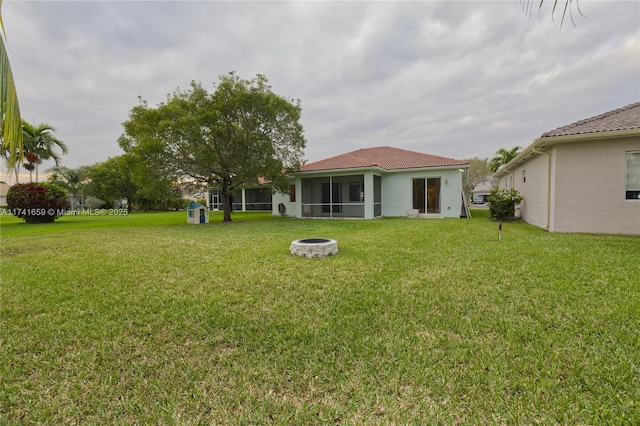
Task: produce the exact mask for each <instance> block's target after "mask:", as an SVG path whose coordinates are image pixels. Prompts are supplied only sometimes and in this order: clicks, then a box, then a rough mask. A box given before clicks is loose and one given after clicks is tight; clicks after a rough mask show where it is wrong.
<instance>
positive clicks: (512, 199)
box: [487, 188, 522, 220]
mask: <svg viewBox="0 0 640 426" xmlns="http://www.w3.org/2000/svg"><path fill="white" fill-rule="evenodd" d="M487 200H488V202H489V214H490V215H491V218H492V219H496V220H504V219H508V218H513V217H515V214H516V205H518V204H520V203H521V202H522V196H521V195H520V193H519V192H518V191H517V190H515V189H513V188H512V189H500V190H498V189H493V190H491V192H490V193H489V196H488V197H487Z"/></svg>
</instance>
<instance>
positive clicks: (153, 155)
mask: <svg viewBox="0 0 640 426" xmlns="http://www.w3.org/2000/svg"><path fill="white" fill-rule="evenodd" d="M301 111H302V108H301V107H300V101H299V100H292V99H288V98H284V97H282V96H279V95H277V94H275V93H273V92H272V91H271V86H270V85H269V84H268V80H267V79H266V77H264V76H263V75H257V76H256V77H255V78H253V79H251V80H244V79H241V78H239V77H238V76H237V75H236V74H235V73H233V72H232V73H229V74H228V75H224V76H220V81H219V82H218V84H217V85H215V91H214V92H213V93H208V92H207V91H206V90H205V89H204V88H203V87H202V86H201V85H200V84H198V83H195V82H192V83H191V88H190V89H189V90H186V91H182V90H180V89H176V91H175V92H174V93H173V94H172V95H169V96H167V101H166V102H163V103H160V104H159V105H158V106H157V107H155V108H152V107H150V106H149V105H148V104H147V102H146V101H143V100H141V101H140V105H138V106H137V107H134V108H133V109H132V110H131V112H130V115H129V120H128V121H127V122H125V123H124V128H125V133H124V134H123V135H122V136H121V137H120V139H119V143H120V146H121V147H122V148H123V149H124V150H125V152H129V153H131V154H132V155H134V156H137V157H139V158H141V161H142V162H144V163H145V164H147V165H148V166H150V167H151V168H153V170H155V171H156V173H158V174H160V175H161V176H164V177H166V178H169V179H171V180H174V181H180V180H189V179H191V180H195V181H200V182H206V183H207V184H208V186H209V187H211V188H219V189H220V190H221V193H222V205H223V211H224V219H223V221H224V222H229V221H231V202H230V201H231V200H230V197H231V193H232V191H233V190H234V188H237V187H239V186H242V185H251V184H255V183H257V182H258V179H259V178H264V179H267V180H269V181H270V182H272V183H273V184H274V186H276V188H278V189H286V188H287V183H286V177H285V174H284V173H285V172H286V171H288V170H292V169H295V168H297V167H298V166H299V165H300V163H301V157H302V155H303V150H304V147H305V144H306V141H305V139H304V132H303V128H302V125H301V124H300V122H299V120H300V114H301Z"/></svg>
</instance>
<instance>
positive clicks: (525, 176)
mask: <svg viewBox="0 0 640 426" xmlns="http://www.w3.org/2000/svg"><path fill="white" fill-rule="evenodd" d="M496 178H497V179H498V187H499V188H500V189H502V188H515V189H517V190H518V191H519V192H520V193H521V194H522V196H523V197H524V201H523V203H522V205H521V206H520V214H521V216H522V218H523V219H524V220H525V221H526V222H528V223H531V224H533V225H536V226H539V227H541V228H544V229H547V230H549V231H550V232H585V233H607V234H631V235H640V102H638V103H634V104H631V105H627V106H626V107H623V108H619V109H616V110H614V111H610V112H607V113H604V114H600V115H598V116H595V117H591V118H587V119H585V120H581V121H578V122H575V123H572V124H569V125H566V126H563V127H560V128H558V129H555V130H551V131H549V132H546V133H544V134H543V135H542V136H541V137H540V138H538V139H536V140H535V141H534V142H533V143H532V144H531V145H530V146H528V147H527V148H526V149H524V150H523V151H522V152H520V153H519V154H518V155H517V156H516V157H515V158H514V159H513V160H511V161H510V162H509V163H508V164H506V165H505V166H504V167H503V168H502V169H500V170H499V171H498V173H497V174H496Z"/></svg>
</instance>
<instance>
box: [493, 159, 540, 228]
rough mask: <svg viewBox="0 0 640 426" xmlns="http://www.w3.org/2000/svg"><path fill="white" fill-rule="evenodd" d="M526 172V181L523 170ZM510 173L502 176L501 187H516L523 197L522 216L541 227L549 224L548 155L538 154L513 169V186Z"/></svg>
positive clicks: (528, 221)
mask: <svg viewBox="0 0 640 426" xmlns="http://www.w3.org/2000/svg"><path fill="white" fill-rule="evenodd" d="M523 171H524V172H525V173H526V182H524V181H523V176H522V172H523ZM510 180H511V177H510V176H509V174H507V175H505V176H502V177H501V179H500V184H499V188H500V189H504V188H511V187H513V188H515V189H516V190H518V191H519V192H520V194H521V195H522V197H523V201H522V204H520V216H521V217H522V219H524V220H525V221H526V222H527V223H530V224H532V225H535V226H539V227H541V228H546V226H547V156H546V155H536V156H534V157H532V158H531V159H530V160H529V161H527V162H525V163H523V164H521V165H518V166H517V167H515V168H514V169H513V184H512V185H513V186H511V183H510V182H509V181H510Z"/></svg>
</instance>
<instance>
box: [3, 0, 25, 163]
mask: <svg viewBox="0 0 640 426" xmlns="http://www.w3.org/2000/svg"><path fill="white" fill-rule="evenodd" d="M1 7H2V0H0V8H1ZM0 29H1V30H2V37H0V80H1V81H0V127H2V132H1V133H0V135H1V136H2V149H3V150H4V152H5V154H6V155H7V158H8V166H9V167H13V166H14V165H15V164H16V163H17V162H22V161H24V153H23V150H22V120H21V118H20V106H19V105H18V94H17V91H16V86H15V83H14V80H13V73H12V72H11V65H10V64H9V55H8V54H7V49H6V46H5V39H6V34H5V32H4V25H3V21H2V13H1V11H0Z"/></svg>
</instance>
